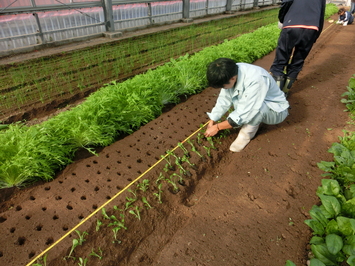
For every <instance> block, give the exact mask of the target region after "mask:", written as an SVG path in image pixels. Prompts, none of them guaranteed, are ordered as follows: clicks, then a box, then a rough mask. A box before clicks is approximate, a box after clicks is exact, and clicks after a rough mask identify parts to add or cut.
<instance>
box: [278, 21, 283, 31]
mask: <svg viewBox="0 0 355 266" xmlns="http://www.w3.org/2000/svg"><path fill="white" fill-rule="evenodd" d="M277 26H278V27H279V29H280V30H282V27H283V26H284V24H283V23H281V22H280V21H279V22H278V25H277Z"/></svg>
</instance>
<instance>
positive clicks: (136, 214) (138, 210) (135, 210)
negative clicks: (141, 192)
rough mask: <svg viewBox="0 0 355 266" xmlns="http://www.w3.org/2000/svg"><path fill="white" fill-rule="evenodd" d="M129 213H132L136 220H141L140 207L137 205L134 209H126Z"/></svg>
mask: <svg viewBox="0 0 355 266" xmlns="http://www.w3.org/2000/svg"><path fill="white" fill-rule="evenodd" d="M128 212H129V213H130V214H132V215H134V216H135V217H136V218H137V219H138V220H141V214H140V208H139V206H136V207H135V208H134V210H129V211H128Z"/></svg>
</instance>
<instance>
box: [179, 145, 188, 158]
mask: <svg viewBox="0 0 355 266" xmlns="http://www.w3.org/2000/svg"><path fill="white" fill-rule="evenodd" d="M178 146H179V147H180V149H182V150H183V152H184V154H185V156H187V157H189V151H188V150H187V149H186V148H185V147H184V145H183V144H182V143H181V142H179V143H178Z"/></svg>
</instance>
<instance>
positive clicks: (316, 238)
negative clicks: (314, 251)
mask: <svg viewBox="0 0 355 266" xmlns="http://www.w3.org/2000/svg"><path fill="white" fill-rule="evenodd" d="M309 243H310V244H315V245H319V244H324V243H325V242H324V238H323V237H320V236H313V237H312V238H311V240H310V241H309Z"/></svg>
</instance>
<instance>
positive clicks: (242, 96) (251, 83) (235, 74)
mask: <svg viewBox="0 0 355 266" xmlns="http://www.w3.org/2000/svg"><path fill="white" fill-rule="evenodd" d="M207 80H208V82H209V86H210V87H213V88H216V89H221V91H220V93H219V96H218V98H217V102H216V104H215V106H214V107H213V109H212V111H211V112H210V113H207V115H208V116H209V118H210V119H211V120H210V122H209V123H208V126H207V130H206V132H205V136H206V137H211V136H214V135H216V134H217V133H218V131H219V130H222V129H230V128H238V127H241V129H240V131H239V134H238V137H237V138H236V140H235V141H234V142H233V143H232V145H231V146H230V148H229V149H230V150H231V151H232V152H240V151H241V150H243V149H244V147H245V146H246V145H247V144H248V143H249V142H250V140H251V139H252V138H253V137H254V136H255V134H256V132H257V130H258V128H259V125H260V123H265V124H268V125H275V124H279V123H281V122H283V121H284V120H285V118H286V117H287V116H288V108H289V103H288V101H287V100H286V97H285V94H284V93H283V92H282V91H281V90H280V88H279V87H278V85H277V84H276V82H275V80H274V78H273V77H272V76H271V75H270V74H269V73H268V72H267V71H266V70H265V69H263V68H261V67H258V66H255V65H251V64H247V63H236V62H234V61H233V60H232V59H229V58H219V59H217V60H216V61H214V62H212V63H210V65H209V66H208V68H207ZM232 106H233V107H234V111H233V112H231V113H230V114H229V116H228V117H227V120H226V121H223V122H221V123H216V122H217V121H218V120H220V119H221V118H222V116H223V115H224V114H226V113H227V112H228V111H229V109H230V108H231V107H232Z"/></svg>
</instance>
